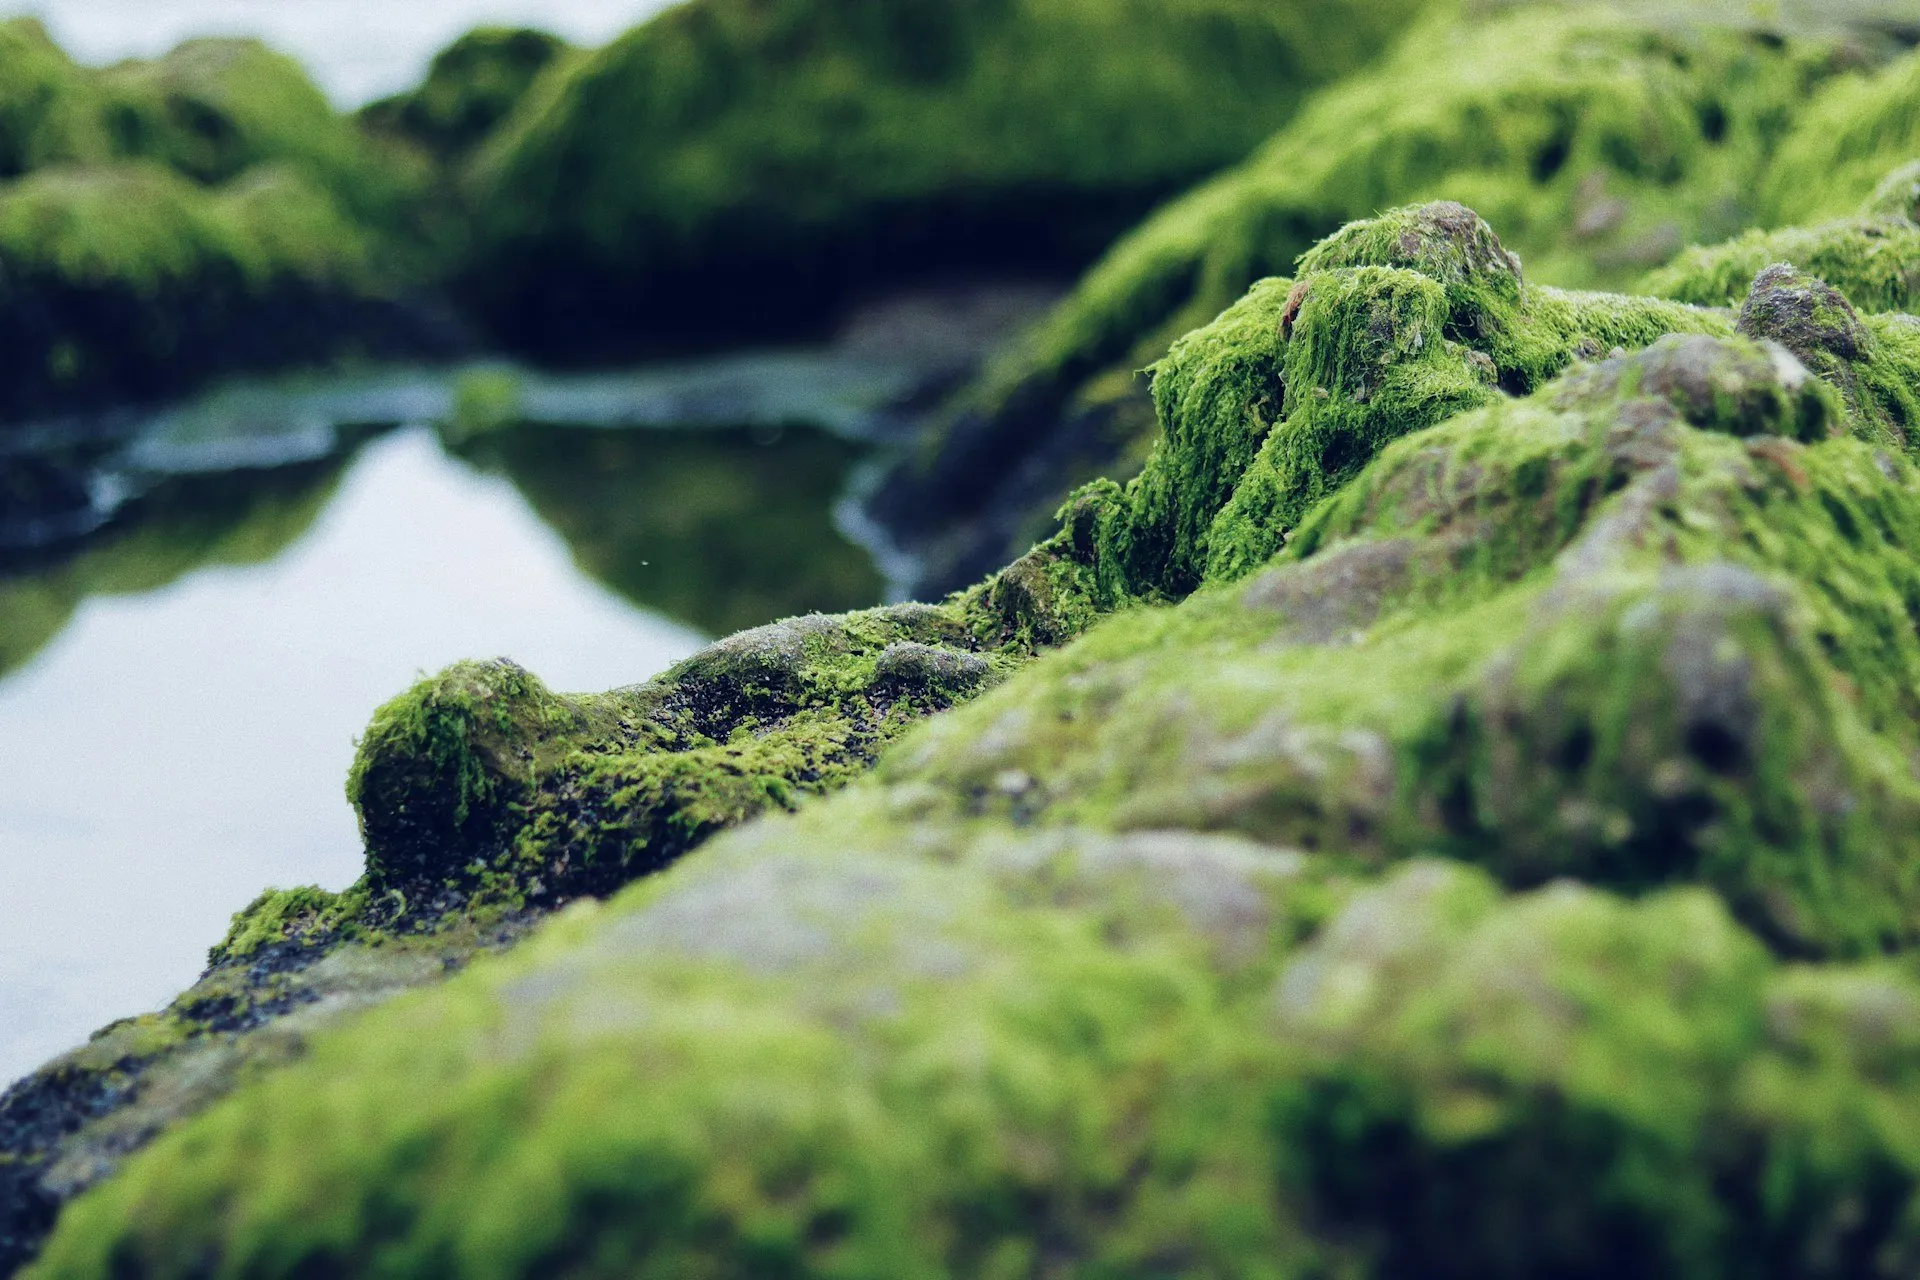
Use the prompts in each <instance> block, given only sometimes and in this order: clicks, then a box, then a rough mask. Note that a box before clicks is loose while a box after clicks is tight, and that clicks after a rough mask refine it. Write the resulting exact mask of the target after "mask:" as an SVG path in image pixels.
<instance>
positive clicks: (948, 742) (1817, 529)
mask: <svg viewBox="0 0 1920 1280" xmlns="http://www.w3.org/2000/svg"><path fill="white" fill-rule="evenodd" d="M1756 296H1757V297H1761V298H1764V287H1763V290H1762V291H1760V292H1759V293H1757V294H1756ZM1764 305H1765V304H1764V301H1763V302H1762V303H1760V304H1757V308H1758V307H1760V306H1764ZM1852 367H1853V368H1855V369H1856V370H1859V369H1864V362H1860V363H1859V364H1856V365H1855V366H1852ZM1909 376H1911V371H1910V373H1909ZM1887 444H1888V442H1886V441H1885V438H1884V435H1883V432H1882V430H1881V428H1880V426H1879V425H1878V424H1877V423H1876V422H1875V421H1874V420H1872V419H1871V418H1868V417H1864V416H1857V415H1855V414H1852V413H1850V412H1849V411H1848V409H1847V408H1846V403H1845V400H1844V398H1843V395H1842V393H1841V391H1840V390H1836V388H1835V387H1834V386H1833V385H1830V384H1829V383H1828V382H1826V381H1823V380H1821V379H1818V378H1815V377H1814V376H1812V375H1811V374H1809V373H1808V372H1807V370H1806V368H1805V367H1804V366H1803V365H1802V364H1801V363H1800V362H1799V361H1798V360H1797V359H1795V358H1794V357H1793V356H1792V355H1791V354H1790V353H1788V352H1786V351H1785V350H1784V349H1783V348H1781V347H1779V346H1777V345H1765V346H1762V345H1757V344H1754V343H1751V342H1750V341H1748V340H1745V339H1727V338H1717V337H1712V336H1709V335H1675V336H1671V337H1668V338H1664V339H1661V340H1660V341H1659V342H1657V343H1655V344H1654V346H1653V347H1651V348H1649V349H1648V350H1646V351H1645V352H1642V353H1638V354H1635V355H1631V356H1622V357H1617V358H1615V359H1612V360H1609V361H1606V362H1603V363H1601V364H1598V365H1594V366H1589V367H1586V368H1584V369H1582V370H1580V371H1577V372H1575V373H1574V374H1571V375H1569V376H1568V377H1567V378H1566V379H1564V380H1563V381H1562V382H1560V383H1558V384H1555V385H1553V386H1551V387H1549V388H1548V389H1547V390H1545V391H1543V392H1542V393H1540V394H1538V395H1537V396H1535V397H1534V398H1532V399H1530V400H1526V401H1520V402H1510V401H1497V402H1494V403H1491V404H1489V405H1487V406H1486V407H1485V408H1482V409H1480V410H1477V411H1475V412H1472V413H1468V414H1465V415H1463V416H1459V417H1455V418H1453V419H1452V420H1451V421H1449V422H1447V423H1445V424H1444V425H1441V426H1438V427H1435V428H1433V429H1432V430H1429V431H1427V432H1424V433H1420V434H1416V435H1413V436H1411V437H1409V438H1407V439H1404V440H1401V441H1398V442H1397V443H1394V444H1392V445H1389V446H1388V447H1387V448H1386V449H1385V450H1384V452H1382V454H1381V455H1380V457H1379V458H1378V459H1377V460H1376V461H1375V462H1374V463H1373V464H1372V465H1371V466H1369V467H1368V468H1366V469H1365V470H1364V471H1362V472H1361V473H1360V474H1359V476H1358V477H1357V478H1355V479H1354V480H1352V481H1350V482H1349V483H1348V484H1346V485H1345V486H1344V487H1343V488H1341V489H1340V490H1339V491H1338V493H1337V494H1336V495H1335V496H1334V497H1332V498H1331V499H1330V500H1329V501H1327V502H1325V503H1323V504H1321V505H1320V506H1319V507H1317V508H1316V509H1315V510H1314V511H1313V512H1311V513H1310V514H1309V515H1308V516H1307V517H1306V518H1305V519H1304V520H1303V521H1302V523H1301V524H1300V526H1299V527H1298V528H1297V530H1296V531H1295V532H1294V534H1293V536H1292V538H1291V539H1290V540H1289V541H1288V543H1287V547H1286V550H1285V552H1284V553H1283V554H1282V555H1281V556H1280V557H1279V559H1278V562H1277V563H1276V564H1275V566H1274V567H1272V568H1270V569H1268V570H1266V571H1265V572H1263V573H1261V574H1259V575H1258V576H1255V577H1254V578H1252V579H1251V581H1249V582H1247V583H1246V584H1245V585H1244V586H1242V587H1240V588H1237V589H1235V590H1231V591H1227V590H1219V589H1214V590H1204V591H1202V592H1200V593H1199V594H1198V595H1196V596H1195V597H1193V598H1192V599H1191V600H1190V601H1189V602H1188V603H1187V605H1185V606H1183V608H1182V609H1180V610H1178V611H1175V612H1174V613H1172V614H1167V613H1165V612H1163V611H1146V612H1135V613H1130V614H1127V615H1125V616H1123V617H1121V618H1118V619H1115V620H1114V621H1112V622H1109V623H1107V624H1104V625H1103V626H1102V627H1100V628H1098V629H1097V630H1096V631H1095V632H1094V634H1093V635H1092V636H1090V637H1089V638H1088V640H1086V641H1085V642H1083V643H1082V644H1081V645H1079V646H1077V647H1076V648H1075V649H1074V650H1072V651H1070V652H1069V654H1067V655H1063V656H1062V657H1060V658H1058V659H1053V660H1049V662H1048V663H1046V664H1043V667H1042V668H1041V670H1040V671H1036V672H1035V673H1033V674H1032V675H1029V676H1026V677H1024V678H1023V679H1022V680H1021V681H1019V682H1017V684H1016V685H1015V686H1013V687H1010V688H1009V689H1008V690H1006V691H1004V692H1002V693H999V694H996V695H995V696H993V697H991V698H989V699H987V700H986V701H985V702H983V703H981V704H979V705H978V706H976V707H973V708H970V709H967V710H964V711H961V712H958V713H956V714H955V715H954V716H952V717H947V718H944V719H943V720H942V722H941V723H940V724H939V726H938V731H937V732H936V733H934V734H932V735H931V736H930V737H927V738H923V740H922V754H921V755H920V756H917V757H915V760H916V762H917V763H916V766H915V769H916V776H917V777H918V778H919V779H920V780H922V781H931V782H933V783H934V784H935V785H936V786H937V787H938V788H939V789H940V790H941V791H942V792H943V793H944V794H947V795H950V796H953V797H955V798H956V803H958V804H959V805H960V806H961V807H962V810H963V811H964V806H965V803H966V802H965V801H964V800H961V799H959V798H960V797H965V796H968V795H971V794H975V793H976V792H977V790H978V789H979V788H982V787H985V786H988V785H990V780H991V779H993V778H995V777H998V776H1001V775H1002V774H1005V773H1009V772H1012V773H1017V774H1019V775H1021V776H1024V777H1027V778H1030V779H1032V780H1033V781H1034V786H1035V788H1036V794H1037V795H1038V796H1040V797H1043V798H1044V799H1043V800H1042V801H1041V802H1040V803H1041V805H1042V808H1041V810H1040V811H1041V812H1042V813H1049V814H1053V815H1054V817H1053V819H1052V820H1057V821H1062V822H1098V823H1103V824H1104V823H1116V824H1119V825H1122V826H1137V825H1142V824H1146V823H1153V824H1156V825H1157V824H1162V823H1168V822H1171V823H1174V824H1176V825H1181V826H1197V827H1202V828H1209V829H1220V828H1226V829H1232V830H1237V831H1241V832H1245V833H1247V834H1249V835H1253V836H1256V837H1258V838H1262V839H1267V840H1271V841H1275V842H1279V843H1289V844H1297V845H1301V846H1303V847H1306V848H1309V849H1325V850H1329V851H1339V852H1340V853H1341V854H1342V855H1343V856H1345V857H1348V858H1355V859H1358V860H1359V863H1360V865H1366V864H1368V863H1371V862H1373V861H1375V860H1378V859H1382V858H1393V857H1403V856H1407V855H1409V854H1414V853H1419V852H1425V851H1434V850H1440V851H1445V852H1448V853H1451V854H1453V855H1455V856H1458V857H1461V858H1465V859H1470V860H1473V861H1476V862H1480V863H1482V864H1484V865H1487V866H1489V867H1492V868H1494V869H1495V870H1497V871H1498V872H1499V874H1500V875H1501V876H1502V877H1504V878H1505V879H1507V880H1508V881H1509V882H1510V883H1513V884H1515V885H1529V884H1534V883H1539V882H1542V881H1544V880H1547V879H1551V878H1553V877H1555V876H1560V875H1573V876H1578V877H1580V878H1582V879H1586V880H1589V881H1592V882H1596V883H1601V884H1607V885H1612V886H1615V887H1618V888H1621V889H1626V890H1641V889H1645V888H1647V887H1650V886H1654V885H1660V884H1665V883H1672V882H1674V881H1676V880H1698V881H1704V882H1706V883H1708V884H1711V885H1713V886H1714V887H1716V888H1717V889H1718V890H1719V891H1720V892H1721V893H1722V894H1723V895H1724V896H1725V897H1726V899H1727V900H1728V901H1729V902H1730V903H1731V904H1732V905H1733V907H1734V909H1735V911H1736V913H1737V914H1738V915H1739V916H1740V917H1741V918H1742V919H1743V920H1745V921H1746V922H1747V923H1748V924H1749V925H1751V926H1752V927H1753V928H1755V929H1757V930H1759V931H1760V932H1761V933H1762V934H1763V935H1764V936H1766V937H1767V938H1769V939H1770V940H1772V941H1774V942H1775V944H1776V945H1778V946H1780V947H1782V948H1784V949H1787V950H1789V951H1796V952H1799V951H1805V952H1819V953H1835V952H1837V953H1859V952H1867V951H1874V950H1877V949H1879V948H1881V947H1886V946H1899V945H1906V944H1908V943H1910V942H1911V941H1913V940H1914V938H1915V937H1916V930H1920V898H1916V897H1915V896H1914V895H1913V893H1912V891H1911V889H1910V888H1909V885H1910V877H1909V874H1908V871H1907V868H1908V867H1909V865H1910V863H1911V861H1912V859H1913V857H1914V856H1915V852H1916V851H1914V850H1912V849H1911V848H1910V845H1909V837H1908V836H1907V835H1906V832H1907V830H1908V829H1909V827H1910V825H1911V823H1912V821H1913V819H1912V816H1911V815H1912V813H1913V807H1914V805H1915V804H1916V803H1920V790H1916V788H1915V786H1914V783H1913V781H1912V779H1911V777H1910V775H1909V774H1908V773H1907V771H1906V768H1905V765H1904V764H1902V763H1901V762H1902V761H1904V760H1906V759H1907V758H1908V754H1909V752H1910V751H1911V750H1913V744H1912V742H1911V735H1912V729H1911V725H1912V724H1913V722H1914V721H1913V711H1912V710H1910V709H1909V703H1910V701H1911V693H1910V689H1911V687H1912V684H1911V682H1912V680H1913V678H1914V677H1913V675H1912V673H1913V672H1915V671H1920V641H1916V639H1915V637H1914V634H1913V630H1912V626H1911V623H1910V621H1909V620H1908V613H1907V610H1908V607H1909V602H1910V601H1912V600H1915V599H1920V594H1917V593H1920V579H1916V578H1915V577H1914V575H1913V573H1912V569H1911V565H1912V556H1911V554H1910V552H1909V550H1908V548H1910V547H1911V546H1912V545H1914V542H1915V539H1916V538H1920V508H1917V507H1915V505H1914V503H1913V501H1912V489H1911V485H1912V480H1913V471H1912V467H1911V464H1910V463H1908V462H1907V461H1905V459H1904V457H1903V456H1902V455H1901V454H1899V453H1897V452H1894V451H1893V450H1892V449H1891V448H1889V447H1887ZM1256 479H1257V476H1256V475H1255V473H1254V472H1252V471H1251V470H1250V472H1249V475H1248V477H1247V478H1245V479H1243V480H1242V481H1241V482H1240V489H1241V490H1244V489H1245V487H1246V486H1247V485H1248V484H1250V483H1254V482H1255V481H1256ZM1239 500H1240V494H1239V493H1238V492H1236V495H1235V498H1234V501H1235V502H1238V501H1239ZM1232 509H1233V503H1232V502H1230V503H1229V505H1228V507H1227V510H1228V511H1229V512H1231V511H1232ZM1238 572H1239V570H1238V567H1237V566H1227V567H1226V569H1225V570H1224V571H1222V572H1221V573H1219V574H1218V575H1217V576H1216V579H1215V580H1216V581H1218V580H1220V579H1222V578H1232V577H1235V576H1237V574H1238ZM1197 653H1204V654H1205V659H1204V661H1196V656H1195V655H1196V654H1197ZM1044 672H1051V673H1052V674H1051V675H1050V676H1049V675H1046V674H1043V673H1044ZM1016 690H1017V692H1016ZM988 725H992V726H994V727H993V729H992V731H991V732H988V731H987V726H988ZM1113 742H1127V743H1131V744H1136V750H1135V751H1134V753H1133V754H1131V755H1128V756H1125V757H1122V756H1117V755H1115V754H1114V752H1113V750H1112V748H1111V746H1110V744H1111V743H1113ZM989 743H990V744H991V746H990V747H989V746H988V745H987V744H989ZM929 762H931V763H929Z"/></svg>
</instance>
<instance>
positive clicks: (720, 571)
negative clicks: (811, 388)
mask: <svg viewBox="0 0 1920 1280" xmlns="http://www.w3.org/2000/svg"><path fill="white" fill-rule="evenodd" d="M857 455H858V450H857V448H856V447H855V446H853V445H850V444H848V443H847V442H845V441H843V440H839V439H836V438H833V437H830V436H826V435H823V434H820V433H816V432H812V431H806V430H799V429H788V430H785V431H778V432H775V431H770V430H767V429H765V428H760V429H744V428H743V429H737V430H735V429H711V430H694V431H660V430H653V429H636V430H614V429H590V428H563V427H550V426H518V427H510V428H506V429H503V430H499V431H496V432H492V433H489V434H486V435H484V436H481V437H478V438H475V439H472V440H470V441H469V442H467V443H465V444H463V445H461V446H460V447H459V450H458V454H457V456H456V455H454V454H452V453H450V452H449V450H448V449H447V448H443V447H442V445H441V443H440V442H439V440H438V438H437V437H436V435H435V434H434V433H433V432H432V431H430V430H427V429H425V428H417V427H416V428H409V429H404V430H399V431H389V432H385V433H380V434H377V435H375V436H374V437H373V438H372V440H371V442H370V443H365V444H363V445H361V446H360V447H359V448H358V449H357V450H355V451H353V452H351V453H350V454H348V455H346V456H341V457H333V458H327V459H321V460H318V461H311V462H300V463H294V464H292V465H286V466H279V467H273V468H268V469H253V470H238V471H233V472H226V473H211V474H197V475H180V476H173V477H168V478H163V479H161V480H159V481H157V482H155V483H153V484H152V485H151V486H150V487H147V488H146V489H144V491H143V492H141V493H140V494H139V495H138V496H137V497H136V498H134V499H132V500H131V501H128V502H126V503H124V504H121V505H120V506H119V507H118V508H117V509H116V511H115V513H114V519H113V521H112V522H111V523H110V524H109V525H108V526H107V527H106V528H104V529H102V530H100V531H98V532H96V533H94V534H92V535H90V536H88V537H87V538H85V539H84V540H81V541H79V542H76V543H72V544H69V545H67V546H66V547H65V548H64V550H62V549H54V548H41V549H38V550H32V551H21V550H19V549H17V548H16V549H15V550H13V551H12V552H9V553H7V554H8V556H9V557H10V558H9V559H7V560H6V561H5V562H4V565H3V566H0V901H5V902H7V903H8V927H7V928H6V929H5V930H4V931H0V1080H3V1079H6V1078H10V1077H11V1076H13V1075H15V1074H18V1073H20V1072H22V1071H25V1070H27V1069H29V1068H31V1067H32V1066H34V1065H36V1064H37V1063H38V1062H40V1061H42V1060H44V1059H45V1058H46V1057H48V1056H50V1055H51V1054H52V1053H54V1052H57V1051H58V1050H60V1049H61V1048H63V1047H65V1046H67V1045H69V1044H71V1043H73V1042H75V1041H76V1040H78V1039H79V1038H81V1037H83V1036H84V1035H85V1033H86V1032H87V1031H89V1030H91V1029H92V1028H94V1027H96V1026H99V1025H101V1024H102V1023H104V1022H106V1021H109V1020H111V1019H112V1018H113V1017H116V1016H120V1015H124V1014H126V1013H128V1012H131V1011H135V1010H138V1009H140V1008H143V1007H150V1006H153V1005H155V1004H157V1003H159V1002H161V1001H163V1000H164V999H166V998H167V997H168V996H170V995H171V994H172V993H173V992H175V991H177V990H179V989H180V988H182V987H184V986H186V985H187V984H188V983H190V982H191V981H192V979H193V978H194V976H195V975H196V974H197V973H198V971H199V969H200V967H201V965H202V962H203V957H204V954H205V949H206V947H207V946H208V945H209V943H211V942H213V941H214V940H216V939H217V938H218V937H219V936H220V934H221V932H222V931H223V930H224V927H225V924H226V920H227V917H228V915H229V914H230V913H231V912H232V911H234V910H235V909H236V908H238V907H240V906H242V905H244V904H245V903H246V902H247V901H248V900H249V899H250V898H251V897H252V896H253V894H254V893H255V892H257V891H258V890H259V889H260V888H262V887H263V886H265V885H268V884H303V883H320V884H323V885H327V886H329V887H334V888H338V887H341V886H344V885H345V884H346V883H347V882H349V881H350V880H351V879H352V878H353V877H354V876H355V875H356V874H357V872H358V869H359V861H360V853H359V841H358V838H357V833H356V832H355V830H354V823H353V817H352V813H351V811H350V809H349V808H348V807H347V805H346V803H345V800H344V797H343V795H342V788H341V782H342V779H343V778H344V777H345V774H346V769H347V764H348V762H349V760H350V758H351V751H352V742H353V738H354V735H355V734H356V733H357V732H359V731H360V730H361V729H362V728H363V727H364V726H365V724H366V721H367V718H368V716H369V715H370V714H371V712H372V710H373V708H374V707H375V706H376V705H377V704H378V703H379V702H380V701H382V700H383V699H385V698H386V697H389V696H391V695H392V694H393V693H395V692H397V691H398V690H400V689H401V688H403V687H405V685H406V684H407V683H408V682H409V681H410V680H412V679H413V678H414V677H415V676H416V675H417V674H418V673H420V672H422V671H430V670H434V669H437V668H438V667H440V666H442V665H444V664H446V663H448V662H451V661H454V660H456V659H459V658H463V657H472V656H491V655H495V654H505V655H511V656H513V657H515V658H517V659H519V660H520V661H521V662H523V663H525V664H526V665H527V666H528V667H530V668H532V669H533V670H535V671H537V672H539V673H540V674H541V675H543V676H544V677H546V678H547V679H548V680H549V681H550V682H551V683H552V684H554V685H555V686H556V687H559V688H563V689H603V688H610V687H613V686H615V685H619V684H625V683H630V682H633V681H637V680H643V679H645V678H647V677H649V676H651V675H653V674H655V673H657V672H658V671H660V670H662V669H663V668H665V667H666V666H667V665H669V664H670V663H671V662H673V661H674V660H676V659H677V658H679V657H681V656H683V655H685V654H686V653H689V652H691V651H692V650H693V649H694V648H695V647H697V646H698V645H699V644H700V643H701V642H702V640H703V638H704V636H705V635H709V634H714V633H718V632H723V631H728V630H733V629H736V628H738V627H742V626H749V625H753V624H755V623H758V622H764V621H767V620H770V619H772V618H774V617H777V616H780V615H783V614H786V613H790V612H794V611H798V610H805V609H812V608H819V609H843V608H851V607H856V606H859V605H863V604H869V603H873V602H875V601H876V600H877V599H878V595H879V590H880V584H879V578H878V575H877V574H876V573H875V571H874V569H873V568H872V565H871V563H870V561H869V560H868V559H867V558H866V556H865V555H864V554H863V553H862V552H860V551H859V550H858V549H857V548H855V547H854V546H852V545H851V544H850V543H848V542H847V541H846V540H845V539H843V538H842V537H841V536H840V535H839V534H838V533H837V532H836V531H835V529H834V526H833V521H832V516H831V510H832V507H833V503H834V500H835V498H836V497H837V496H838V494H839V492H840V491H841V489H842V487H843V485H844V483H845V479H846V474H847V469H848V467H849V466H850V465H851V464H852V463H853V461H854V460H855V458H856V457H857Z"/></svg>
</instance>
